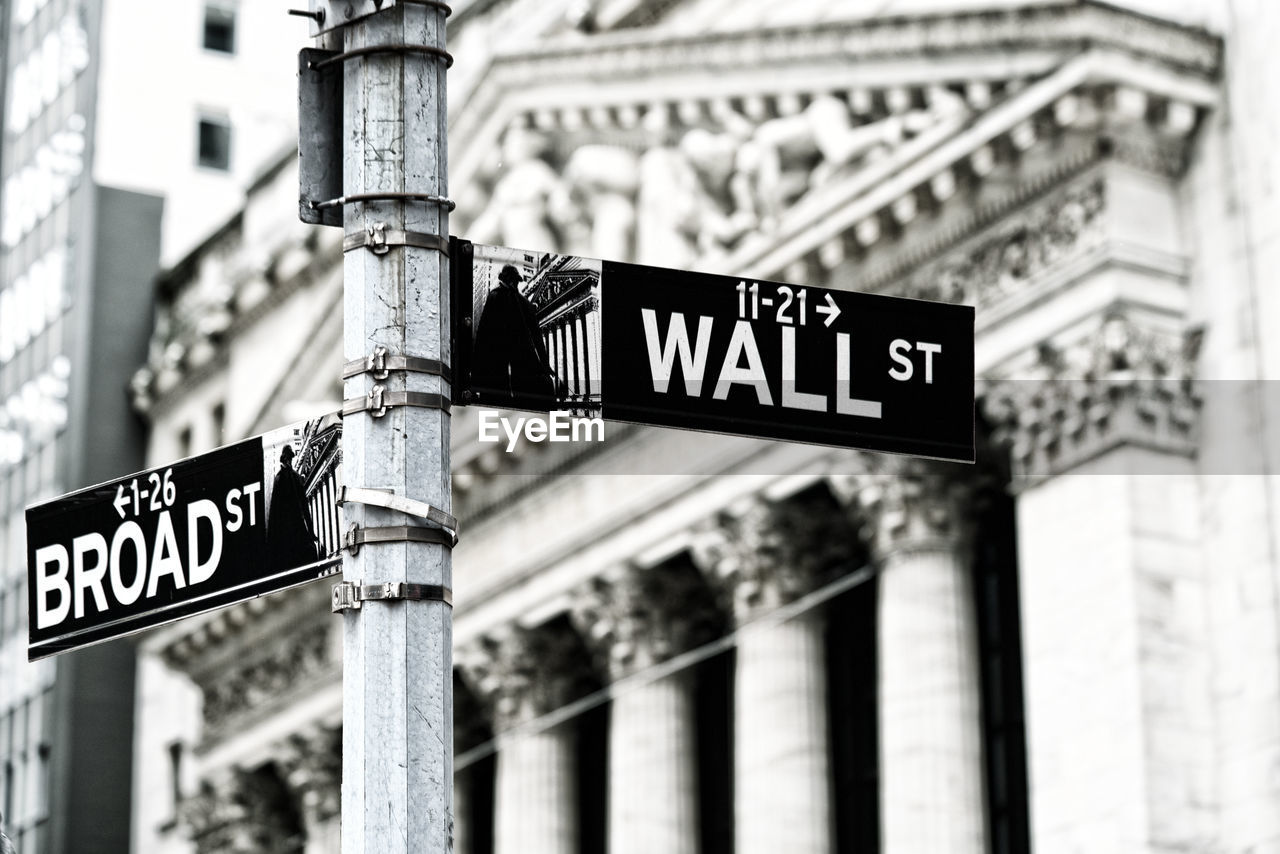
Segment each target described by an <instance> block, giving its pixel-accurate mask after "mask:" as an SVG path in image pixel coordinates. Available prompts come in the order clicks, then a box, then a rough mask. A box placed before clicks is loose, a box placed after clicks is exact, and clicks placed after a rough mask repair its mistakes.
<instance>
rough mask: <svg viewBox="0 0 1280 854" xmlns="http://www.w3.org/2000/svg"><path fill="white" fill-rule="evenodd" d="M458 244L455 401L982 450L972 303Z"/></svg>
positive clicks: (856, 444) (899, 447)
mask: <svg viewBox="0 0 1280 854" xmlns="http://www.w3.org/2000/svg"><path fill="white" fill-rule="evenodd" d="M453 258H454V259H455V263H454V265H453V267H454V270H455V282H454V287H455V309H454V317H455V318H456V324H457V325H456V326H455V330H454V339H455V340H454V353H455V361H456V362H457V375H456V376H455V381H454V402H455V403H469V404H477V405H481V406H485V405H489V406H494V407H512V408H517V409H533V410H540V411H549V410H553V409H567V410H570V411H573V412H575V413H577V414H583V415H596V416H599V417H602V418H605V419H611V420H617V421H631V422H635V423H640V424H653V425H660V426H666V427H680V428H687V429H693V430H705V431H711V432H716V433H730V434H736V435H742V436H755V437H760V438H766V439H781V440H786V441H795V442H810V443H814V444H822V445H835V446H841V447H851V448H864V449H869V450H875V451H889V452H894V453H903V454H912V455H915V456H924V457H934V458H938V459H946V460H956V461H962V462H972V461H973V459H974V362H973V342H974V309H973V307H972V306H966V305H955V304H950V303H937V302H927V301H924V300H914V299H904V298H900V297H887V296H880V295H876V294H864V293H854V292H850V291H840V290H834V289H829V288H820V287H813V286H809V285H800V284H785V283H780V282H768V281H760V280H754V279H748V278H743V277H736V276H717V275H711V274H706V273H693V272H687V271H681V270H669V269H664V268H660V267H647V266H641V265H637V264H624V263H619V262H613V261H596V260H593V259H588V258H580V257H577V256H572V255H555V254H551V253H544V252H533V251H524V250H517V249H510V248H507V247H496V246H484V245H479V244H474V245H473V244H470V243H467V242H465V241H455V247H454V254H453ZM468 309H469V310H468Z"/></svg>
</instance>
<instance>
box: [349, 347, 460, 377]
mask: <svg viewBox="0 0 1280 854" xmlns="http://www.w3.org/2000/svg"><path fill="white" fill-rule="evenodd" d="M392 371H413V372H415V373H419V374H431V375H432V376H436V377H444V376H448V373H449V369H448V366H446V365H445V364H444V363H443V362H441V361H439V360H438V359H425V358H423V357H421V356H405V355H403V354H400V353H392V352H391V351H389V350H388V349H387V348H386V347H383V346H382V345H378V346H377V347H374V348H373V353H372V354H371V355H368V356H365V357H364V358H363V359H352V360H351V361H350V362H347V363H346V364H345V365H343V366H342V378H343V379H344V380H349V379H351V378H352V377H358V376H360V375H361V374H370V375H372V376H373V378H374V379H375V380H385V379H386V378H387V375H388V374H390V373H391V372H392Z"/></svg>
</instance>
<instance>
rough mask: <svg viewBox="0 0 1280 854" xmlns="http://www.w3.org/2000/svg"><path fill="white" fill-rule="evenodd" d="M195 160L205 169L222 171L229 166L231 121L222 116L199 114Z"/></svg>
mask: <svg viewBox="0 0 1280 854" xmlns="http://www.w3.org/2000/svg"><path fill="white" fill-rule="evenodd" d="M197 145H198V148H197V152H196V162H197V163H198V164H199V165H200V166H203V167H205V168H206V169H219V170H222V171H223V172H225V171H227V170H229V169H230V168H231V123H230V122H229V121H227V120H226V119H223V118H214V117H212V116H201V117H200V126H199V139H198V143H197Z"/></svg>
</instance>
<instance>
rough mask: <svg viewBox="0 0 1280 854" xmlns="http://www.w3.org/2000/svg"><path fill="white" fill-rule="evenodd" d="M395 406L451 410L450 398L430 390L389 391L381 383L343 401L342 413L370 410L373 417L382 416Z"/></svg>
mask: <svg viewBox="0 0 1280 854" xmlns="http://www.w3.org/2000/svg"><path fill="white" fill-rule="evenodd" d="M393 406H418V407H421V408H423V409H440V410H443V411H444V412H449V411H450V410H449V398H447V397H445V396H444V395H442V394H436V393H434V392H429V391H387V387H386V386H384V385H382V384H381V383H379V384H378V385H375V386H374V387H373V389H372V390H371V391H370V392H369V393H368V394H367V395H365V396H364V397H362V398H361V397H357V398H354V399H350V400H344V401H343V402H342V415H343V417H346V416H348V415H355V414H356V413H357V412H368V413H369V416H370V417H371V418H381V417H382V416H384V415H386V414H387V410H388V409H390V408H391V407H393Z"/></svg>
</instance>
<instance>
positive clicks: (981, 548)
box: [974, 490, 1031, 854]
mask: <svg viewBox="0 0 1280 854" xmlns="http://www.w3.org/2000/svg"><path fill="white" fill-rule="evenodd" d="M983 505H984V510H983V511H982V512H981V514H980V516H979V519H978V530H977V537H976V542H977V544H978V547H977V553H976V554H975V562H974V589H975V592H976V599H977V607H978V625H979V627H980V630H979V632H978V648H979V653H980V654H981V656H982V728H983V741H984V743H985V745H986V751H985V753H986V765H987V768H986V771H987V810H988V820H989V823H990V827H991V851H993V852H994V854H1015V852H1019V851H1028V850H1030V845H1031V832H1030V825H1029V823H1028V787H1027V758H1026V757H1027V746H1026V745H1027V743H1026V731H1025V728H1024V726H1023V698H1022V638H1021V622H1022V619H1021V614H1020V613H1019V609H1018V559H1017V534H1016V522H1015V518H1014V502H1013V498H1012V496H1010V495H1009V494H1008V493H1007V491H1004V490H998V491H997V490H993V491H992V493H991V494H990V495H989V496H988V497H987V498H986V500H985V501H984V502H983Z"/></svg>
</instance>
